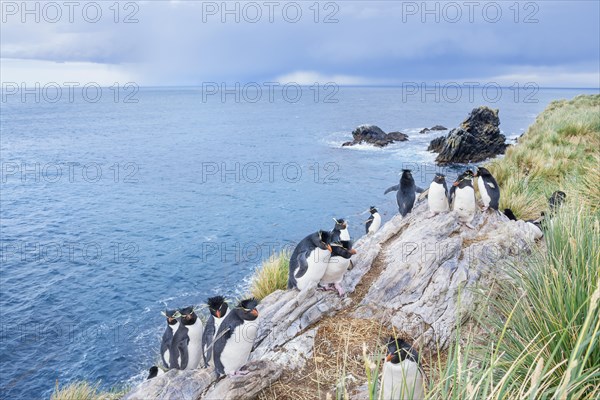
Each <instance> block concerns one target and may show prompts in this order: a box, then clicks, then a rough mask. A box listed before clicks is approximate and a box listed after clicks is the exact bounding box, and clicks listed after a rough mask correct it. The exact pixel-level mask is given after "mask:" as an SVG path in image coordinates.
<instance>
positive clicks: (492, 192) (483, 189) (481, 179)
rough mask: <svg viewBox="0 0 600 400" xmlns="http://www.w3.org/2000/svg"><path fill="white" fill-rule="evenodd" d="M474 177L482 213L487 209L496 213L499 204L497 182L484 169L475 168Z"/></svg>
mask: <svg viewBox="0 0 600 400" xmlns="http://www.w3.org/2000/svg"><path fill="white" fill-rule="evenodd" d="M475 177H477V189H479V195H480V196H481V201H482V202H483V211H487V209H488V208H491V209H492V210H496V211H497V210H498V204H499V203H500V187H499V186H498V182H496V179H494V177H493V176H492V174H491V173H490V171H488V170H487V169H486V168H484V167H478V168H477V170H476V172H475Z"/></svg>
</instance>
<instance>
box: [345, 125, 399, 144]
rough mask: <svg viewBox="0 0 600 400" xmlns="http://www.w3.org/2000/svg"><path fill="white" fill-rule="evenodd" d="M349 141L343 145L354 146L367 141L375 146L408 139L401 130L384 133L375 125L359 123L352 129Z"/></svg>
mask: <svg viewBox="0 0 600 400" xmlns="http://www.w3.org/2000/svg"><path fill="white" fill-rule="evenodd" d="M352 138H353V140H352V141H351V142H345V143H344V144H342V147H344V146H354V145H355V144H361V143H369V144H372V145H373V146H376V147H385V146H387V145H388V144H391V143H394V142H404V141H406V140H408V135H406V134H404V133H402V132H390V133H385V132H384V131H383V130H382V129H381V128H380V127H378V126H376V125H361V126H359V127H358V128H356V129H355V130H353V131H352Z"/></svg>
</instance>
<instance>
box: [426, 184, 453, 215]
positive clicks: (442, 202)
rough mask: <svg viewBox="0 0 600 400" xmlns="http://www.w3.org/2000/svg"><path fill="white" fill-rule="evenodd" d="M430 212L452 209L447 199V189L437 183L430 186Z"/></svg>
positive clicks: (428, 199) (428, 197)
mask: <svg viewBox="0 0 600 400" xmlns="http://www.w3.org/2000/svg"><path fill="white" fill-rule="evenodd" d="M427 202H428V203H429V210H430V211H432V212H444V211H448V210H449V209H450V206H449V205H448V198H447V197H446V189H444V186H443V185H440V184H439V183H436V182H431V185H430V186H429V194H428V195H427Z"/></svg>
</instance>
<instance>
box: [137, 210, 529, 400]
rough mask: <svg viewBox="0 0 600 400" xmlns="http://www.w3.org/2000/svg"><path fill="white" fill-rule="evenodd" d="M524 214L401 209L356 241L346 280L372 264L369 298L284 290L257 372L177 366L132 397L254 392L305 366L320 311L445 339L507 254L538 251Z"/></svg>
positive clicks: (269, 319)
mask: <svg viewBox="0 0 600 400" xmlns="http://www.w3.org/2000/svg"><path fill="white" fill-rule="evenodd" d="M519 222H522V224H519ZM524 224H525V223H524V222H523V221H510V220H509V219H508V218H507V217H505V216H504V215H503V214H500V213H492V212H488V213H483V214H482V213H478V214H477V215H476V217H475V219H474V220H473V222H472V225H473V226H474V227H475V229H469V228H467V227H465V226H464V225H462V224H461V223H460V222H459V220H458V217H457V215H456V214H455V213H454V212H448V213H442V214H438V215H436V216H431V215H430V213H429V212H428V210H427V205H426V202H421V203H418V204H417V205H416V206H415V208H414V209H413V211H412V213H410V214H408V215H407V216H406V217H404V218H402V217H401V216H399V215H396V216H394V217H393V218H392V219H391V220H390V221H388V222H387V223H385V224H384V225H383V226H382V227H381V229H380V230H379V231H378V232H376V233H375V234H373V235H368V236H364V237H362V238H360V239H359V240H357V241H356V243H355V246H354V248H355V249H357V251H358V254H356V255H355V256H353V258H352V260H353V264H354V268H353V269H352V270H350V271H348V273H346V275H345V276H344V280H343V282H342V285H343V286H344V288H345V289H346V291H347V292H348V293H350V294H351V293H353V292H354V291H355V290H356V288H357V285H358V284H359V283H361V281H362V280H363V278H365V275H366V274H369V273H371V274H370V275H369V277H370V279H373V280H372V282H371V281H369V283H368V290H367V289H364V288H363V289H361V290H365V294H364V297H363V298H362V299H354V300H353V299H351V298H350V297H343V298H341V297H339V296H338V295H337V293H333V292H323V291H318V290H316V287H315V286H310V287H307V288H305V289H304V290H302V291H300V292H299V291H297V290H278V291H276V292H274V293H272V294H271V295H269V296H267V297H266V298H265V299H264V300H263V301H262V302H261V304H260V305H259V308H258V310H259V313H260V316H261V325H260V328H259V332H258V337H257V339H256V341H255V348H254V350H253V352H252V354H251V356H250V362H249V364H247V365H246V367H245V369H246V370H247V371H249V372H248V374H247V375H245V376H241V377H225V378H222V379H221V380H219V381H216V379H215V374H214V371H213V370H212V369H199V370H194V371H169V372H168V373H166V374H164V375H161V376H159V377H157V378H154V379H151V380H149V381H145V382H143V383H142V384H141V385H139V386H138V387H137V388H135V389H134V390H133V391H132V392H131V393H129V394H128V395H127V396H126V397H125V399H127V400H137V399H140V400H141V399H144V400H145V399H165V400H166V399H193V400H195V399H217V398H218V399H242V400H244V399H252V398H254V397H255V396H256V395H257V393H258V392H259V391H260V390H262V389H264V388H265V387H268V386H269V385H271V384H272V383H273V382H274V381H276V380H277V379H279V377H280V376H281V375H282V373H283V372H284V371H290V370H301V369H302V368H303V367H304V366H305V365H306V362H307V361H308V360H310V359H311V357H312V351H313V346H314V343H315V337H316V335H317V333H318V332H319V321H320V320H321V319H323V318H324V317H326V316H330V315H335V314H336V313H338V312H339V311H341V310H344V311H349V312H350V315H351V317H352V318H365V319H371V318H378V319H379V318H381V319H382V320H384V321H389V326H390V327H391V326H393V327H394V328H395V329H396V331H398V332H403V333H404V334H406V335H408V336H410V337H412V338H414V340H415V342H416V343H417V346H427V347H429V348H430V349H435V350H437V349H438V348H442V349H443V348H444V347H445V346H447V345H448V344H449V343H450V341H451V340H452V339H453V338H454V337H455V329H456V327H457V321H458V322H459V323H462V322H465V321H467V320H468V319H469V317H470V316H471V315H473V313H475V312H476V311H477V309H478V305H479V304H478V301H479V297H478V296H477V294H476V293H477V291H486V290H488V289H489V288H490V287H492V283H493V281H494V280H495V279H505V276H504V273H503V268H502V266H503V263H505V262H508V261H510V260H517V259H518V258H519V257H522V256H523V255H525V254H528V253H529V251H530V249H531V246H532V244H533V243H534V241H533V236H532V234H531V232H529V231H528V230H526V229H524ZM374 267H376V268H374ZM374 272H376V274H375V275H374Z"/></svg>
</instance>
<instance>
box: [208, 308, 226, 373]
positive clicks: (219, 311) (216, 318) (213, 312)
mask: <svg viewBox="0 0 600 400" xmlns="http://www.w3.org/2000/svg"><path fill="white" fill-rule="evenodd" d="M206 304H207V305H208V310H209V312H210V317H208V321H207V322H206V327H205V328H204V332H203V333H202V356H203V358H204V366H205V367H208V364H209V363H210V362H212V355H213V346H214V344H213V341H214V340H215V337H216V336H217V331H218V330H219V327H220V326H221V323H222V322H223V320H224V319H225V317H227V315H228V314H229V312H230V310H229V305H228V304H227V302H226V301H225V298H224V297H223V296H215V297H210V298H208V299H207V301H206Z"/></svg>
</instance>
